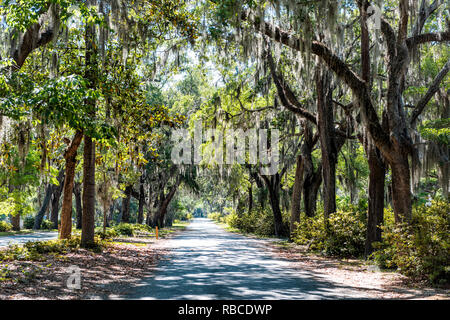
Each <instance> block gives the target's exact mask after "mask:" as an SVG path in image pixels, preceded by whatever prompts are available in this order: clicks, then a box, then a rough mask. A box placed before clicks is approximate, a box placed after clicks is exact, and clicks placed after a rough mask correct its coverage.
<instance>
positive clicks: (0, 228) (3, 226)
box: [0, 221, 12, 232]
mask: <svg viewBox="0 0 450 320" xmlns="http://www.w3.org/2000/svg"><path fill="white" fill-rule="evenodd" d="M11 230H12V224H11V223H8V222H6V221H0V232H7V231H11Z"/></svg>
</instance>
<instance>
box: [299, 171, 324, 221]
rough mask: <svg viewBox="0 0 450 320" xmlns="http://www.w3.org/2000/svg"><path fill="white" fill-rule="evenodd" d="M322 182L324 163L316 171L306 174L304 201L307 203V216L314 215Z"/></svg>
mask: <svg viewBox="0 0 450 320" xmlns="http://www.w3.org/2000/svg"><path fill="white" fill-rule="evenodd" d="M321 184H322V164H320V165H319V167H318V168H317V170H316V171H312V172H309V173H308V174H307V175H305V181H304V183H303V202H304V205H305V214H306V216H307V217H314V216H315V214H316V208H317V194H318V193H319V189H320V185H321Z"/></svg>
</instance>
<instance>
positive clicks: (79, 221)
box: [73, 182, 83, 230]
mask: <svg viewBox="0 0 450 320" xmlns="http://www.w3.org/2000/svg"><path fill="white" fill-rule="evenodd" d="M73 193H74V195H75V210H76V214H77V226H76V228H77V229H78V230H81V227H82V217H83V206H82V204H81V184H80V183H78V182H75V184H74V187H73Z"/></svg>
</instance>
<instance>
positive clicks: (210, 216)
mask: <svg viewBox="0 0 450 320" xmlns="http://www.w3.org/2000/svg"><path fill="white" fill-rule="evenodd" d="M222 216H223V215H222V214H221V213H220V212H211V213H208V219H211V220H215V221H220V218H221V217H222Z"/></svg>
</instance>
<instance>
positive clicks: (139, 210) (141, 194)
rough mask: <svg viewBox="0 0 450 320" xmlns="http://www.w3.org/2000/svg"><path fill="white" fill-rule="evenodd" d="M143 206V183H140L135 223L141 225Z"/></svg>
mask: <svg viewBox="0 0 450 320" xmlns="http://www.w3.org/2000/svg"><path fill="white" fill-rule="evenodd" d="M144 204H145V191H144V183H143V181H141V183H140V185H139V206H138V218H137V222H138V223H139V224H142V223H143V222H144Z"/></svg>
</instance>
